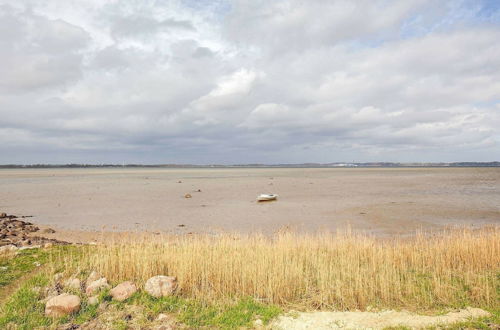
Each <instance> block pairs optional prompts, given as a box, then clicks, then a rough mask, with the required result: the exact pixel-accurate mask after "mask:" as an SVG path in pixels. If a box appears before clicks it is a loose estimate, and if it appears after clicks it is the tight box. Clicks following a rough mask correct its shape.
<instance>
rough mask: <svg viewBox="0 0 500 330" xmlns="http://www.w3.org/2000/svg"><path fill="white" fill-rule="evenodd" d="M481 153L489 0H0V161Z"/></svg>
mask: <svg viewBox="0 0 500 330" xmlns="http://www.w3.org/2000/svg"><path fill="white" fill-rule="evenodd" d="M495 160H497V161H498V160H500V1H497V0H488V1H486V0H484V1H481V0H471V1H467V0H463V1H461V0H455V1H445V0H442V1H435V0H404V1H401V0H394V1H391V0H357V1H356V0H324V1H323V0H308V1H305V0H275V1H264V0H246V1H242V0H234V1H229V0H228V1H225V0H216V1H208V0H207V1H195V0H179V1H175V0H172V1H166V0H165V1H160V0H157V1H152V0H141V1H138V0H121V1H117V0H73V1H67V0H0V164H14V163H15V164H32V163H52V164H56V163H59V164H61V163H90V164H100V163H118V164H121V163H137V164H166V163H170V164H172V163H176V164H186V163H190V164H245V163H268V164H271V163H306V162H318V163H330V162H376V161H390V162H453V161H495Z"/></svg>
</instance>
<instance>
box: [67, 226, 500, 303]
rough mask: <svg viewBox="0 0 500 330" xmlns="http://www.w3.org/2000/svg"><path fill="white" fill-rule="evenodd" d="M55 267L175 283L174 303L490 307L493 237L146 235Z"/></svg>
mask: <svg viewBox="0 0 500 330" xmlns="http://www.w3.org/2000/svg"><path fill="white" fill-rule="evenodd" d="M64 258H65V260H64V262H65V264H66V267H71V268H72V269H73V270H75V268H74V267H77V268H78V270H90V269H95V270H97V271H99V272H100V273H101V274H103V275H104V276H106V277H107V278H108V279H109V280H111V281H114V282H118V281H122V280H135V281H137V282H138V283H144V281H145V280H147V279H148V278H149V277H151V276H154V275H158V274H164V275H173V276H177V277H178V280H179V289H180V290H179V294H181V295H182V296H184V297H190V298H194V299H197V300H201V301H205V302H210V303H214V302H227V301H229V300H232V299H234V298H238V297H242V296H252V297H254V298H256V299H258V300H261V301H265V302H270V303H276V304H280V305H285V306H294V307H295V308H297V307H302V308H333V309H338V310H348V309H365V308H366V307H367V306H378V307H405V308H413V309H421V308H426V309H427V308H440V307H451V306H453V307H457V306H463V305H471V306H478V307H483V308H484V307H492V308H498V298H499V297H498V293H499V285H500V284H499V276H500V229H499V227H492V228H485V229H481V230H475V231H473V230H468V229H461V230H449V231H447V232H442V233H440V234H437V235H433V236H430V235H428V234H417V235H415V236H414V237H412V238H410V239H408V238H407V239H403V238H399V239H390V240H381V239H377V238H374V237H369V236H366V235H356V234H353V233H351V232H349V231H347V232H343V233H322V234H311V235H308V234H297V233H293V232H281V233H279V234H277V235H276V236H275V237H272V238H269V237H266V236H264V235H248V236H245V235H221V236H216V237H214V236H180V237H167V236H165V237H157V238H156V239H152V238H151V236H147V237H145V238H144V239H137V238H136V239H134V240H128V241H126V240H125V241H119V242H113V243H108V244H102V245H98V246H87V247H85V248H84V251H83V253H80V254H78V256H77V255H73V256H72V257H68V256H65V257H64Z"/></svg>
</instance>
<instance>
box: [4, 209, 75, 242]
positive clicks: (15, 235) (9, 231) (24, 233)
mask: <svg viewBox="0 0 500 330" xmlns="http://www.w3.org/2000/svg"><path fill="white" fill-rule="evenodd" d="M50 230H52V231H53V229H50ZM36 232H40V228H38V227H37V226H35V225H34V224H32V223H31V222H27V221H24V220H20V219H19V218H18V217H17V216H15V215H7V214H6V213H0V247H2V246H10V245H11V246H15V247H23V246H35V245H39V246H44V245H46V244H69V243H67V242H63V241H59V240H56V239H50V238H46V237H41V236H33V233H36ZM42 232H46V230H42Z"/></svg>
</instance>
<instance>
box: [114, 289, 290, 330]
mask: <svg viewBox="0 0 500 330" xmlns="http://www.w3.org/2000/svg"><path fill="white" fill-rule="evenodd" d="M124 303H125V304H133V305H139V306H142V307H144V309H145V313H146V314H147V317H148V318H149V319H154V318H155V317H156V316H157V315H158V314H160V313H170V314H173V315H174V316H176V318H177V320H179V321H180V322H182V323H184V324H186V325H188V326H190V327H195V328H197V327H216V328H220V329H235V328H239V327H250V326H251V325H252V322H253V321H254V320H257V319H261V320H262V321H263V323H264V324H267V323H268V322H269V321H270V320H271V319H272V318H274V317H276V316H277V315H279V314H280V313H281V312H282V310H281V309H280V308H279V307H277V306H274V305H265V304H260V303H258V302H256V301H255V300H253V299H252V298H250V297H248V298H244V299H241V300H239V301H238V302H236V303H234V304H227V305H221V306H213V305H206V304H202V303H200V302H197V301H193V300H189V299H183V298H180V297H177V296H170V297H163V298H154V297H151V296H149V295H148V294H147V293H144V292H138V293H136V294H135V295H134V296H132V297H131V298H130V299H129V300H128V301H126V302H124ZM117 304H120V303H117Z"/></svg>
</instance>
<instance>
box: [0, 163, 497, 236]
mask: <svg viewBox="0 0 500 330" xmlns="http://www.w3.org/2000/svg"><path fill="white" fill-rule="evenodd" d="M261 193H273V194H278V195H279V198H278V200H277V201H275V202H266V203H258V202H257V201H256V197H257V195H258V194H261ZM186 194H190V195H191V198H185V195H186ZM0 211H1V212H7V213H10V214H18V215H30V216H33V218H32V219H31V220H30V221H33V222H34V223H36V224H41V225H47V226H51V227H54V228H56V229H58V230H60V231H72V232H95V231H102V230H104V231H136V230H137V231H159V232H165V233H172V234H182V233H211V232H218V231H229V232H245V233H246V232H263V233H272V232H274V231H277V230H279V229H280V228H283V227H284V226H289V227H291V228H294V229H296V230H298V231H305V232H314V231H317V230H325V229H327V230H336V229H344V228H346V227H350V228H352V230H355V231H363V232H367V233H373V234H376V235H380V236H388V235H389V236H390V235H395V234H403V235H404V234H409V233H413V232H415V231H416V230H419V229H423V230H428V229H429V230H434V229H436V230H439V229H442V228H444V227H446V226H450V225H451V226H454V225H470V226H478V227H479V226H482V225H487V224H493V225H498V224H500V168H293V169H292V168H259V169H249V168H224V169H221V168H217V169H159V168H113V169H2V170H0Z"/></svg>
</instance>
